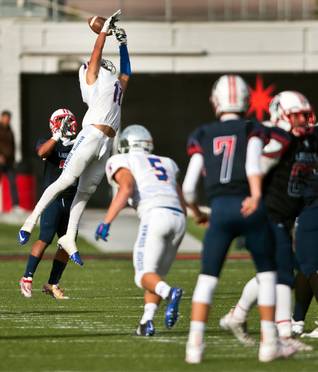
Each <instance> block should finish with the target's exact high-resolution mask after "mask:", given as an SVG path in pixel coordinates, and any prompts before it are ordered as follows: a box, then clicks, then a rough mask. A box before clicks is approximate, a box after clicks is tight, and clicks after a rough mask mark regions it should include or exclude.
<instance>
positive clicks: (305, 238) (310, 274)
mask: <svg viewBox="0 0 318 372" xmlns="http://www.w3.org/2000/svg"><path fill="white" fill-rule="evenodd" d="M317 216H318V207H317V206H310V207H306V208H304V210H303V211H302V213H301V214H300V216H299V218H298V227H297V230H296V256H297V262H298V263H299V266H300V271H301V272H302V273H303V274H304V275H305V277H307V278H308V283H309V285H310V287H311V290H312V293H313V296H314V297H315V299H316V301H318V274H317V272H318V252H317V243H316V242H317V240H318V218H317ZM303 336H307V337H312V338H318V328H317V329H315V330H314V331H312V332H311V333H306V334H303Z"/></svg>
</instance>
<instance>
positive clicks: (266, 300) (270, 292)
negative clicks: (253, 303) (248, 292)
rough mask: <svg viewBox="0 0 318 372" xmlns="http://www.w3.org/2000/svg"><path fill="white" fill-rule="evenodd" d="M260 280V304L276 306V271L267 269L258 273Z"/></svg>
mask: <svg viewBox="0 0 318 372" xmlns="http://www.w3.org/2000/svg"><path fill="white" fill-rule="evenodd" d="M256 277H257V280H258V285H259V289H258V299H257V300H258V305H259V306H275V303H276V290H275V285H276V272H275V271H265V272H262V273H257V274H256Z"/></svg>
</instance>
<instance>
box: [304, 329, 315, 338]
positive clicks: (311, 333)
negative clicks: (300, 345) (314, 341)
mask: <svg viewBox="0 0 318 372" xmlns="http://www.w3.org/2000/svg"><path fill="white" fill-rule="evenodd" d="M301 337H308V338H318V328H315V329H314V330H313V331H312V332H310V333H303V334H302V335H301Z"/></svg>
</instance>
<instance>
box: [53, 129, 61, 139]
mask: <svg viewBox="0 0 318 372" xmlns="http://www.w3.org/2000/svg"><path fill="white" fill-rule="evenodd" d="M61 138H62V132H61V131H60V130H59V129H57V130H55V131H54V132H53V136H52V139H54V141H56V142H58V141H59V140H60V139H61Z"/></svg>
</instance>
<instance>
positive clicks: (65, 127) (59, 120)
mask: <svg viewBox="0 0 318 372" xmlns="http://www.w3.org/2000/svg"><path fill="white" fill-rule="evenodd" d="M77 126H78V125H77V121H76V118H75V115H74V114H73V113H72V112H71V111H70V110H68V109H65V108H63V109H58V110H56V111H54V112H53V114H52V115H51V117H50V129H51V132H52V134H54V133H55V132H56V131H58V130H60V131H61V132H62V137H63V138H73V137H75V136H76V131H77Z"/></svg>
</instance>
